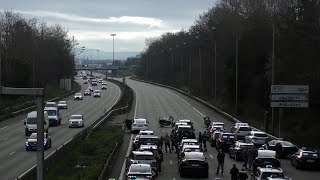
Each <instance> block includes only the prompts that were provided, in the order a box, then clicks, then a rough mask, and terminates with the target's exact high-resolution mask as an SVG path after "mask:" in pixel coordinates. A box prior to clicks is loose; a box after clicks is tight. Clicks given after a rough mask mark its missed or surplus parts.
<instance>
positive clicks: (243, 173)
mask: <svg viewBox="0 0 320 180" xmlns="http://www.w3.org/2000/svg"><path fill="white" fill-rule="evenodd" d="M238 179H239V180H247V179H248V175H247V171H246V170H245V169H244V168H242V169H241V171H240V172H239V175H238Z"/></svg>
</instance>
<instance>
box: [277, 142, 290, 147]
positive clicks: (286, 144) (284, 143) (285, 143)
mask: <svg viewBox="0 0 320 180" xmlns="http://www.w3.org/2000/svg"><path fill="white" fill-rule="evenodd" d="M280 143H281V145H282V146H289V147H292V146H294V145H293V144H292V143H291V142H288V141H281V142H280ZM276 144H277V143H276Z"/></svg>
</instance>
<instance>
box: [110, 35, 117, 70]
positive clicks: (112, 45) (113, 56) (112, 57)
mask: <svg viewBox="0 0 320 180" xmlns="http://www.w3.org/2000/svg"><path fill="white" fill-rule="evenodd" d="M111 36H112V64H113V63H114V37H115V36H116V34H111Z"/></svg>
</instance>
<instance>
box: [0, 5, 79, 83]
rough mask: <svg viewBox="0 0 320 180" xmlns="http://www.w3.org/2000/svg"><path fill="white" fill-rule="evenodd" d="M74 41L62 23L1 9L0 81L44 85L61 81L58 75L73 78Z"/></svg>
mask: <svg viewBox="0 0 320 180" xmlns="http://www.w3.org/2000/svg"><path fill="white" fill-rule="evenodd" d="M74 44H75V42H74V40H73V39H69V38H68V36H67V30H66V29H64V28H63V27H61V26H60V25H52V26H49V25H47V24H46V23H44V22H39V21H38V20H37V19H35V18H33V19H26V18H23V17H22V16H21V15H20V14H17V13H13V12H10V11H4V12H0V58H1V85H2V86H8V87H44V84H45V83H51V84H53V85H58V84H59V78H72V77H73V75H74V72H75V71H74V47H73V45H74Z"/></svg>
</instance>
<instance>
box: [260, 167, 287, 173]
mask: <svg viewBox="0 0 320 180" xmlns="http://www.w3.org/2000/svg"><path fill="white" fill-rule="evenodd" d="M258 169H260V171H261V172H271V173H283V170H282V169H281V168H279V167H277V168H276V167H270V168H269V167H266V168H262V167H258Z"/></svg>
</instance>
